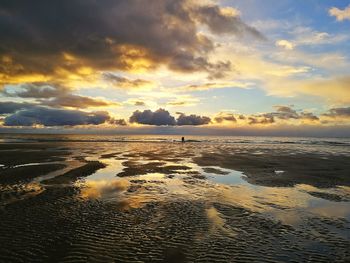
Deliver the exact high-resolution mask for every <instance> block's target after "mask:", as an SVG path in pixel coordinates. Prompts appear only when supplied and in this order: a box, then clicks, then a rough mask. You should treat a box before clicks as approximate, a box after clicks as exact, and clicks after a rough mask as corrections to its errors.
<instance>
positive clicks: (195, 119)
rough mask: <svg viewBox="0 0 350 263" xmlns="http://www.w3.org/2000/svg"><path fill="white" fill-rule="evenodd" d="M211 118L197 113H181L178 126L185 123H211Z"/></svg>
mask: <svg viewBox="0 0 350 263" xmlns="http://www.w3.org/2000/svg"><path fill="white" fill-rule="evenodd" d="M210 121H211V120H210V118H209V117H206V116H198V115H195V114H191V115H185V114H184V113H181V114H180V116H179V117H178V118H177V125H178V126H184V125H195V126H197V125H204V124H208V123H210Z"/></svg>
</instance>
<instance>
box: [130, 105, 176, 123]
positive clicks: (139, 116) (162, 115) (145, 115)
mask: <svg viewBox="0 0 350 263" xmlns="http://www.w3.org/2000/svg"><path fill="white" fill-rule="evenodd" d="M129 122H130V123H140V124H148V125H156V126H161V125H170V126H174V125H176V121H175V118H174V117H173V116H171V115H170V113H169V112H168V111H166V110H164V109H158V110H156V111H154V112H153V111H151V110H144V111H142V112H141V111H139V110H137V111H134V112H133V114H132V115H131V116H130V118H129Z"/></svg>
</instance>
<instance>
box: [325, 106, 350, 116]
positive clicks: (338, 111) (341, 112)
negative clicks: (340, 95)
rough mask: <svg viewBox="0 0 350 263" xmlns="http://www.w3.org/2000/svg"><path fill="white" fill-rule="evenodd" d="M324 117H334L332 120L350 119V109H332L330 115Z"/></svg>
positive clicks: (326, 114)
mask: <svg viewBox="0 0 350 263" xmlns="http://www.w3.org/2000/svg"><path fill="white" fill-rule="evenodd" d="M323 115H324V116H328V117H332V118H338V117H343V118H350V107H344V108H332V109H330V110H329V112H328V113H325V114H323Z"/></svg>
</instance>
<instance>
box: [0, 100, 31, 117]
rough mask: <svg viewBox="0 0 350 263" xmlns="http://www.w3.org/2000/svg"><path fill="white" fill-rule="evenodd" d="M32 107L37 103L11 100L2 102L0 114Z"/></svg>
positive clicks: (0, 103)
mask: <svg viewBox="0 0 350 263" xmlns="http://www.w3.org/2000/svg"><path fill="white" fill-rule="evenodd" d="M31 107H35V105H34V104H30V103H18V102H11V101H5V102H0V114H9V113H14V112H16V111H19V110H23V109H27V108H31Z"/></svg>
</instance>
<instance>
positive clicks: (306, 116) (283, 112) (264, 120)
mask: <svg viewBox="0 0 350 263" xmlns="http://www.w3.org/2000/svg"><path fill="white" fill-rule="evenodd" d="M274 108H275V109H276V111H274V112H268V113H263V114H257V115H251V116H247V117H246V118H247V119H248V124H250V125H252V124H272V123H275V122H276V121H277V120H283V121H290V120H300V121H309V122H314V121H319V120H320V119H319V117H317V116H316V115H314V114H313V113H311V112H305V111H302V112H300V113H298V112H297V111H296V110H294V109H293V108H291V107H289V106H283V105H277V106H274Z"/></svg>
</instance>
